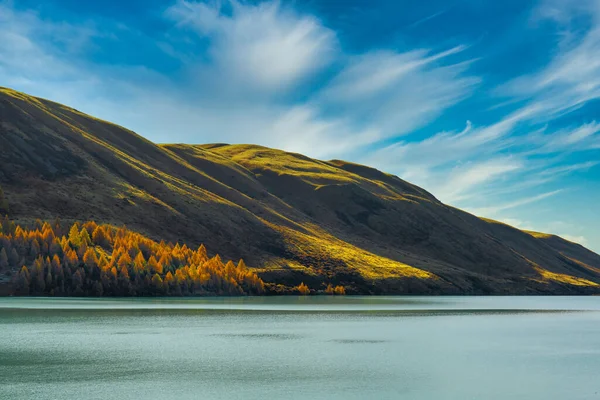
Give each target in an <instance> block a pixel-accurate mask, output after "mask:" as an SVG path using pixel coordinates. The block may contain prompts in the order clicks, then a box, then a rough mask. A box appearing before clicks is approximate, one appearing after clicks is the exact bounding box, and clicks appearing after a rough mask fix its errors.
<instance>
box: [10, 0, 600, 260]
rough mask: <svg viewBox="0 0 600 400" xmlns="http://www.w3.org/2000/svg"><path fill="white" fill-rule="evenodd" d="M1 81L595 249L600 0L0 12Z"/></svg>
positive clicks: (120, 1)
mask: <svg viewBox="0 0 600 400" xmlns="http://www.w3.org/2000/svg"><path fill="white" fill-rule="evenodd" d="M0 86H5V87H10V88H13V89H17V90H21V91H24V92H27V93H29V94H32V95H36V96H41V97H45V98H48V99H51V100H54V101H57V102H60V103H64V104H67V105H69V106H72V107H74V108H77V109H79V110H81V111H84V112H86V113H89V114H92V115H94V116H96V117H99V118H103V119H106V120H109V121H112V122H115V123H118V124H120V125H123V126H125V127H127V128H129V129H132V130H134V131H136V132H137V133H139V134H141V135H143V136H145V137H146V138H148V139H150V140H152V141H154V142H158V143H255V144H261V145H265V146H270V147H276V148H280V149H284V150H289V151H295V152H300V153H303V154H306V155H309V156H312V157H316V158H320V159H334V158H336V159H345V160H349V161H353V162H358V163H363V164H368V165H371V166H374V167H377V168H379V169H381V170H383V171H386V172H390V173H393V174H395V175H398V176H400V177H401V178H403V179H405V180H407V181H409V182H412V183H414V184H417V185H419V186H421V187H424V188H425V189H427V190H429V191H430V192H432V193H433V194H434V195H435V196H436V197H438V198H439V199H440V200H442V201H444V202H446V203H448V204H451V205H453V206H456V207H459V208H462V209H464V210H466V211H469V212H471V213H474V214H476V215H479V216H483V217H488V218H492V219H495V220H499V221H503V222H506V223H509V224H511V225H514V226H516V227H518V228H521V229H529V230H536V231H543V232H550V233H555V234H559V235H561V236H563V237H564V238H566V239H568V240H572V241H575V242H578V243H581V244H583V245H585V246H587V247H589V248H591V249H593V250H595V251H596V252H600V229H599V227H600V205H599V202H600V102H599V101H598V100H599V99H600V0H578V1H562V0H539V1H527V0H503V1H492V0H489V1H480V0H443V1H442V0H439V1H438V0H432V1H420V2H415V1H404V0H402V1H401V0H344V1H336V0H295V1H230V0H221V1H217V0H215V1H213V0H206V1H202V0H129V1H127V0H103V1H92V0H90V1H80V0H44V1H40V0H37V1H33V0H12V1H11V0H9V1H7V0H0ZM597 120H598V121H597Z"/></svg>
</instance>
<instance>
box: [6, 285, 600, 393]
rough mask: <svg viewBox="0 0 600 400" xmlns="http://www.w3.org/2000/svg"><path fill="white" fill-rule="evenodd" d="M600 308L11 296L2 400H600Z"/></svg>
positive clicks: (516, 300) (531, 300)
mask: <svg viewBox="0 0 600 400" xmlns="http://www.w3.org/2000/svg"><path fill="white" fill-rule="evenodd" d="M598 371H600V299H599V298H597V297H595V298H594V297H308V298H294V297H286V298H276V297H275V298H274V297H263V298H211V299H205V298H203V299H54V298H53V299H41V298H1V299H0V399H5V398H6V399H82V398H85V399H140V398H144V399H171V398H173V399H198V398H207V399H238V398H239V399H242V398H243V399H253V398H285V399H295V398H298V399H300V398H324V399H366V398H373V399H398V398H402V399H509V398H511V399H512V398H518V399H544V400H546V399H596V398H597V399H600V395H599V394H598V390H599V389H600V385H599V384H598V378H597V374H598Z"/></svg>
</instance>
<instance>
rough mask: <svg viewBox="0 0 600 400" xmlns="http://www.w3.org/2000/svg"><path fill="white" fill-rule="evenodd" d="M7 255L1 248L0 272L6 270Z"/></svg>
mask: <svg viewBox="0 0 600 400" xmlns="http://www.w3.org/2000/svg"><path fill="white" fill-rule="evenodd" d="M8 265H9V264H8V254H6V249H5V248H4V247H3V248H2V250H0V270H3V269H6V268H8Z"/></svg>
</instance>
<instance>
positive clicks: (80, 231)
mask: <svg viewBox="0 0 600 400" xmlns="http://www.w3.org/2000/svg"><path fill="white" fill-rule="evenodd" d="M4 265H6V266H7V267H17V266H21V265H22V268H21V269H20V271H19V273H18V274H17V275H16V277H15V284H16V285H15V287H16V293H15V294H21V295H27V294H33V295H56V296H71V295H76V296H107V295H108V296H140V295H141V296H144V295H146V296H153V295H223V294H228V295H245V294H262V293H263V292H264V290H265V286H264V282H263V281H262V280H261V279H260V278H259V277H258V276H257V275H256V273H254V272H253V271H252V270H250V269H249V268H248V267H247V266H246V265H245V263H244V262H243V261H242V260H240V261H239V262H238V263H237V264H234V263H233V262H232V261H229V262H227V263H223V261H221V258H220V257H219V256H218V255H217V256H215V257H213V258H208V255H207V252H206V249H205V248H204V246H203V245H201V246H200V247H199V248H197V249H191V248H189V247H187V245H185V244H184V245H180V244H172V243H165V242H160V243H157V242H155V241H153V240H151V239H149V238H147V237H145V236H142V235H140V234H138V233H135V232H133V231H130V230H127V229H126V228H116V227H114V226H110V225H98V224H96V223H95V222H91V221H90V222H85V223H83V224H80V223H75V224H73V225H72V226H71V227H66V228H64V229H63V228H62V227H61V225H60V222H59V221H56V222H54V224H52V225H50V224H49V223H42V222H41V221H38V222H37V223H36V224H35V226H32V227H31V228H29V227H21V226H19V225H16V224H14V223H13V222H11V221H9V220H8V219H7V218H4V219H2V218H0V266H4Z"/></svg>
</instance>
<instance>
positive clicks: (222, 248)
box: [0, 89, 600, 294]
mask: <svg viewBox="0 0 600 400" xmlns="http://www.w3.org/2000/svg"><path fill="white" fill-rule="evenodd" d="M198 129H199V130H201V129H202V127H198ZM0 187H1V188H2V190H3V192H4V199H2V198H0V212H2V211H3V210H2V209H1V208H4V209H5V210H4V211H8V214H9V217H10V218H11V219H13V220H15V221H16V222H18V223H24V224H25V223H31V222H32V221H33V220H34V219H37V218H39V219H41V220H44V221H52V220H54V219H55V218H56V217H60V218H61V219H62V220H63V221H67V222H70V223H72V222H74V221H96V222H98V223H105V224H110V225H112V226H121V225H124V224H125V225H126V226H127V228H128V229H130V230H134V231H137V232H139V233H141V234H143V235H145V236H147V237H149V238H151V239H153V240H155V241H160V240H163V239H164V240H165V241H171V242H179V243H180V244H182V245H183V244H186V245H187V246H189V247H190V248H197V247H198V246H199V245H200V244H205V245H206V247H207V248H208V250H209V252H211V251H213V252H217V253H219V254H220V255H221V257H223V259H227V260H229V259H234V260H238V259H240V258H243V259H244V260H245V261H246V264H247V265H248V266H249V267H250V268H252V269H253V271H254V272H256V274H258V276H259V277H260V278H262V280H263V281H264V282H265V285H266V292H267V293H277V292H289V291H290V288H291V287H293V286H296V285H299V284H300V283H301V282H304V283H305V284H306V285H308V287H309V288H310V289H311V290H313V291H318V290H323V289H325V287H326V286H327V285H328V284H332V285H340V286H345V287H346V291H347V292H348V293H365V294H366V293H378V294H379V293H398V294H400V293H420V294H438V293H445V294H517V293H518V294H525V293H532V294H533V293H565V294H568V293H596V292H600V256H598V255H597V254H595V253H593V252H591V251H589V250H587V249H585V248H583V247H582V246H580V245H577V244H574V243H570V242H568V241H566V240H563V239H561V238H559V237H556V236H549V235H544V234H537V233H533V232H523V231H520V230H518V229H515V228H512V227H510V226H508V225H505V224H501V223H497V222H495V221H491V220H484V219H481V218H478V217H476V216H473V215H470V214H468V213H465V212H463V211H461V210H458V209H456V208H453V207H449V206H447V205H444V204H442V203H441V202H440V201H438V200H437V199H436V198H435V197H434V196H433V195H432V194H430V193H428V192H426V191H425V190H423V189H421V188H419V187H417V186H414V185H412V184H410V183H408V182H405V181H403V180H402V179H400V178H398V177H396V176H392V175H389V174H385V173H383V172H380V171H378V170H375V169H373V168H369V167H366V166H362V165H357V164H352V163H348V162H344V161H339V160H332V161H320V160H315V159H311V158H308V157H305V156H303V155H300V154H294V153H287V152H283V151H280V150H275V149H269V148H265V147H260V146H255V145H226V144H211V145H186V144H165V145H157V144H155V143H152V142H150V141H148V140H146V139H144V138H143V137H141V136H139V135H137V134H136V133H134V132H132V131H129V130H127V129H125V128H122V127H120V126H117V125H114V124H111V123H109V122H105V121H101V120H98V119H96V118H93V117H91V116H88V115H85V114H83V113H81V112H79V111H77V110H74V109H72V108H69V107H66V106H63V105H60V104H57V103H53V102H50V101H47V100H43V99H39V98H35V97H31V96H28V95H26V94H23V93H19V92H16V91H12V90H10V89H0ZM3 202H4V203H7V204H5V205H2V204H3ZM212 255H214V254H212ZM212 255H211V256H212ZM19 267H20V266H10V267H9V268H8V271H7V272H6V274H5V275H4V276H5V277H4V278H3V279H4V282H5V285H7V284H8V283H6V282H10V281H11V279H12V278H11V277H13V276H14V274H16V271H17V270H18V269H19ZM3 274H4V272H3Z"/></svg>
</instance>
